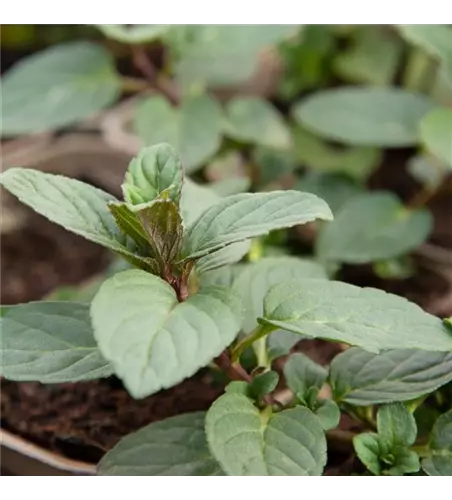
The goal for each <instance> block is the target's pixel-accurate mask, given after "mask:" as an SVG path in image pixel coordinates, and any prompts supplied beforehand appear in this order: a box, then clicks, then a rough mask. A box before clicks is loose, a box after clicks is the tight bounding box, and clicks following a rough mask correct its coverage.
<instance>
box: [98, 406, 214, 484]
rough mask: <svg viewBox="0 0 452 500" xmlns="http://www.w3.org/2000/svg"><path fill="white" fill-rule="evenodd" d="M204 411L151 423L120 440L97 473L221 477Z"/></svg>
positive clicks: (100, 465) (103, 474)
mask: <svg viewBox="0 0 452 500" xmlns="http://www.w3.org/2000/svg"><path fill="white" fill-rule="evenodd" d="M204 419H205V413H204V412H195V413H187V414H185V415H177V416H176V417H170V418H167V419H166V420H162V421H161V422H154V423H152V424H150V425H147V426H146V427H143V428H142V429H140V430H139V431H137V432H134V433H133V434H129V435H128V436H126V437H125V438H123V439H121V441H119V443H118V444H117V445H116V446H115V447H114V448H113V449H111V450H110V451H109V452H107V453H106V454H105V455H104V456H103V458H102V460H101V461H100V462H99V464H98V466H97V474H98V475H100V476H221V475H223V473H222V471H221V469H220V467H219V465H218V463H217V462H216V461H215V459H214V458H213V457H212V455H211V454H210V452H209V448H208V446H207V442H206V436H205V432H204Z"/></svg>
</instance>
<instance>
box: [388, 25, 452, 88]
mask: <svg viewBox="0 0 452 500" xmlns="http://www.w3.org/2000/svg"><path fill="white" fill-rule="evenodd" d="M398 28H399V30H400V32H401V34H402V35H403V36H404V37H405V38H406V39H407V41H408V42H411V43H413V44H415V45H418V46H419V47H422V48H423V49H424V50H425V51H426V52H427V53H428V54H430V55H432V56H433V57H436V58H437V59H439V60H440V61H441V62H442V64H443V65H444V68H445V70H446V72H447V75H448V78H449V80H450V81H452V29H451V27H450V26H447V25H438V24H399V25H398Z"/></svg>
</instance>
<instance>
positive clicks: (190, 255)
mask: <svg viewBox="0 0 452 500" xmlns="http://www.w3.org/2000/svg"><path fill="white" fill-rule="evenodd" d="M332 217H333V216H332V214H331V210H330V209H329V207H328V205H327V204H326V203H325V202H324V201H323V200H321V199H320V198H318V197H317V196H315V195H313V194H309V193H300V192H298V191H272V192H269V193H256V194H252V193H243V194H238V195H234V196H230V197H228V198H224V199H222V200H221V201H220V202H219V203H217V204H215V205H214V206H213V207H211V208H210V209H208V210H207V211H206V212H205V213H203V214H202V215H201V216H200V217H199V219H198V220H197V221H196V222H195V223H194V224H193V225H192V226H191V227H190V229H189V230H188V232H187V234H186V239H185V242H184V246H183V255H184V257H185V259H196V258H199V257H202V256H203V255H206V254H208V253H212V252H214V251H216V250H219V249H220V248H222V247H225V246H227V245H230V244H231V243H236V242H238V241H243V240H247V239H250V238H254V237H257V236H262V235H265V234H267V233H269V232H270V231H272V230H274V229H282V228H287V227H292V226H295V225H297V224H304V223H306V222H311V221H313V220H315V219H323V220H331V219H332Z"/></svg>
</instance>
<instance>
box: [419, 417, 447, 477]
mask: <svg viewBox="0 0 452 500" xmlns="http://www.w3.org/2000/svg"><path fill="white" fill-rule="evenodd" d="M430 450H431V452H432V456H431V457H428V458H425V459H424V460H423V461H422V468H423V469H424V471H425V472H426V473H427V474H428V475H429V476H452V410H449V411H448V412H446V413H444V414H443V415H441V416H440V417H439V418H438V420H437V421H436V422H435V425H434V426H433V430H432V434H431V436H430Z"/></svg>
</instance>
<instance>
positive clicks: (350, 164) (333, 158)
mask: <svg viewBox="0 0 452 500" xmlns="http://www.w3.org/2000/svg"><path fill="white" fill-rule="evenodd" d="M292 137H293V139H292V140H293V143H294V155H295V157H296V159H297V160H298V161H299V162H301V163H302V164H303V166H306V167H307V168H308V169H312V170H316V171H319V172H325V173H337V174H345V175H347V176H348V177H350V178H352V179H355V180H356V181H357V182H360V183H364V182H365V181H366V180H367V179H368V177H369V176H370V174H371V173H372V172H373V171H374V170H375V169H376V168H377V167H378V165H379V164H380V163H381V156H382V155H381V151H380V150H379V149H378V148H370V147H350V148H344V147H340V148H339V147H336V146H332V145H331V144H330V143H327V142H326V141H324V140H323V139H320V138H319V137H318V136H316V135H315V134H313V133H311V132H309V131H307V130H305V129H304V128H302V127H300V126H295V127H293V128H292Z"/></svg>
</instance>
